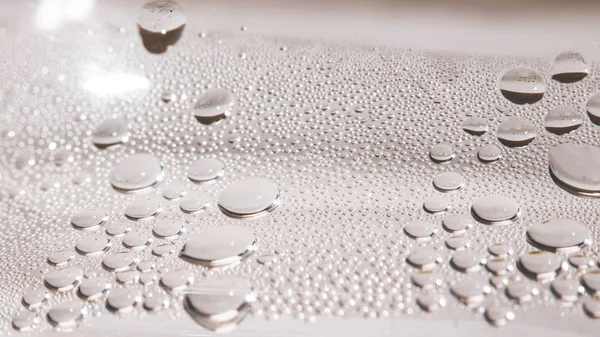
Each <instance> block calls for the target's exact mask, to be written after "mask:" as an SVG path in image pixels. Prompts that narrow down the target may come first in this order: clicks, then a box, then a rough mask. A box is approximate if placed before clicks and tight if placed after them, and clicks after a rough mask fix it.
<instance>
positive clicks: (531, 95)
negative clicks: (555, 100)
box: [498, 67, 546, 104]
mask: <svg viewBox="0 0 600 337" xmlns="http://www.w3.org/2000/svg"><path fill="white" fill-rule="evenodd" d="M498 89H500V92H501V93H502V95H503V96H504V97H505V98H506V99H508V100H509V101H511V102H513V103H515V104H533V103H535V102H537V101H539V100H541V99H542V97H543V96H544V92H545V91H546V83H545V82H544V78H543V77H542V75H540V73H539V72H538V71H537V70H535V69H532V68H527V67H516V68H512V69H509V70H507V71H506V72H505V73H504V74H503V75H502V77H501V78H500V81H499V82H498Z"/></svg>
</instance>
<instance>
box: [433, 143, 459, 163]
mask: <svg viewBox="0 0 600 337" xmlns="http://www.w3.org/2000/svg"><path fill="white" fill-rule="evenodd" d="M429 157H430V158H431V160H433V161H434V162H437V163H443V162H447V161H449V160H451V159H452V158H454V150H453V149H452V146H450V145H449V144H437V145H434V146H433V147H432V148H431V149H430V150H429Z"/></svg>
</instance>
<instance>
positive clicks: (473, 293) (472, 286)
mask: <svg viewBox="0 0 600 337" xmlns="http://www.w3.org/2000/svg"><path fill="white" fill-rule="evenodd" d="M450 291H451V292H452V295H454V296H455V297H456V298H457V299H458V300H459V301H461V302H462V303H464V304H465V305H467V306H473V305H476V304H478V303H480V302H482V301H483V300H484V298H485V296H486V294H487V293H489V292H490V287H489V286H488V285H487V282H486V281H485V279H483V278H482V277H478V276H472V277H465V278H463V279H462V280H460V281H457V282H456V283H454V284H453V285H452V286H451V287H450Z"/></svg>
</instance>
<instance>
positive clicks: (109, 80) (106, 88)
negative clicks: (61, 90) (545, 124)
mask: <svg viewBox="0 0 600 337" xmlns="http://www.w3.org/2000/svg"><path fill="white" fill-rule="evenodd" d="M148 88H150V80H148V79H147V78H146V77H145V76H143V75H140V74H135V73H127V72H115V73H101V72H99V71H98V72H94V73H90V74H88V75H87V76H86V77H85V79H84V81H83V89H84V90H85V91H88V92H90V93H92V94H94V95H97V96H123V95H127V94H130V93H132V92H135V91H143V90H147V89H148Z"/></svg>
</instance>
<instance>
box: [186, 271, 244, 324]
mask: <svg viewBox="0 0 600 337" xmlns="http://www.w3.org/2000/svg"><path fill="white" fill-rule="evenodd" d="M254 298H255V295H254V293H253V290H252V286H251V285H250V282H249V281H248V280H246V279H245V278H243V277H240V276H235V275H226V276H220V277H217V278H210V279H207V280H204V281H202V282H199V283H198V284H196V285H195V286H194V287H192V288H191V289H190V290H189V291H188V292H186V295H185V299H184V306H185V308H186V311H187V312H188V313H189V314H190V315H191V316H192V317H193V318H197V316H201V317H203V318H206V319H209V320H212V321H214V322H226V321H229V320H231V319H233V318H235V317H236V316H237V315H238V313H239V311H240V310H241V308H242V307H243V306H246V305H248V303H251V302H253V301H254Z"/></svg>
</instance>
